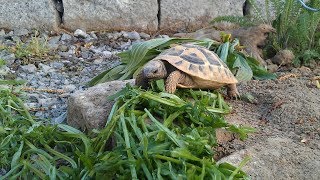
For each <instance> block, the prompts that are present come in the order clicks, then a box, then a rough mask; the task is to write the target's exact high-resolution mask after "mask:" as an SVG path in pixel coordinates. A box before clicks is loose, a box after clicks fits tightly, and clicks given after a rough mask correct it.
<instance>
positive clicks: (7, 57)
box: [0, 51, 16, 65]
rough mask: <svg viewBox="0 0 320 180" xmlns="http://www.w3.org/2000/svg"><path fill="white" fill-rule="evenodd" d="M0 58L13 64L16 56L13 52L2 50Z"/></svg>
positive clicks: (8, 63)
mask: <svg viewBox="0 0 320 180" xmlns="http://www.w3.org/2000/svg"><path fill="white" fill-rule="evenodd" d="M0 59H3V60H5V62H6V64H7V65H11V64H13V63H14V61H15V59H16V56H15V55H14V54H13V53H12V54H11V53H9V52H7V51H1V52H0Z"/></svg>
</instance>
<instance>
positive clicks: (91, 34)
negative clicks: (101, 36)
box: [90, 31, 98, 39]
mask: <svg viewBox="0 0 320 180" xmlns="http://www.w3.org/2000/svg"><path fill="white" fill-rule="evenodd" d="M90 36H91V37H92V38H93V39H98V37H97V35H96V34H95V33H94V32H93V31H92V32H91V33H90Z"/></svg>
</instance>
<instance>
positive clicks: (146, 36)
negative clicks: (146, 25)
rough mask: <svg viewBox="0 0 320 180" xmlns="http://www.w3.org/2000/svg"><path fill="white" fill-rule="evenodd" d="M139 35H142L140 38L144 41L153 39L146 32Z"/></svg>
mask: <svg viewBox="0 0 320 180" xmlns="http://www.w3.org/2000/svg"><path fill="white" fill-rule="evenodd" d="M139 34H140V37H141V38H142V39H149V38H150V37H151V36H150V35H149V34H147V33H144V32H141V33H139Z"/></svg>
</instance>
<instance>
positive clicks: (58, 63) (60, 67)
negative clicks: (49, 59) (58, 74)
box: [51, 62, 64, 69]
mask: <svg viewBox="0 0 320 180" xmlns="http://www.w3.org/2000/svg"><path fill="white" fill-rule="evenodd" d="M51 67H53V68H55V69H62V68H63V67H64V64H63V63H61V62H53V63H51Z"/></svg>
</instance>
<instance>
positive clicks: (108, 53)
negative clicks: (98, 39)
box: [102, 51, 112, 58]
mask: <svg viewBox="0 0 320 180" xmlns="http://www.w3.org/2000/svg"><path fill="white" fill-rule="evenodd" d="M102 54H103V56H104V57H105V58H110V57H111V56H112V52H110V51H103V52H102Z"/></svg>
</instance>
